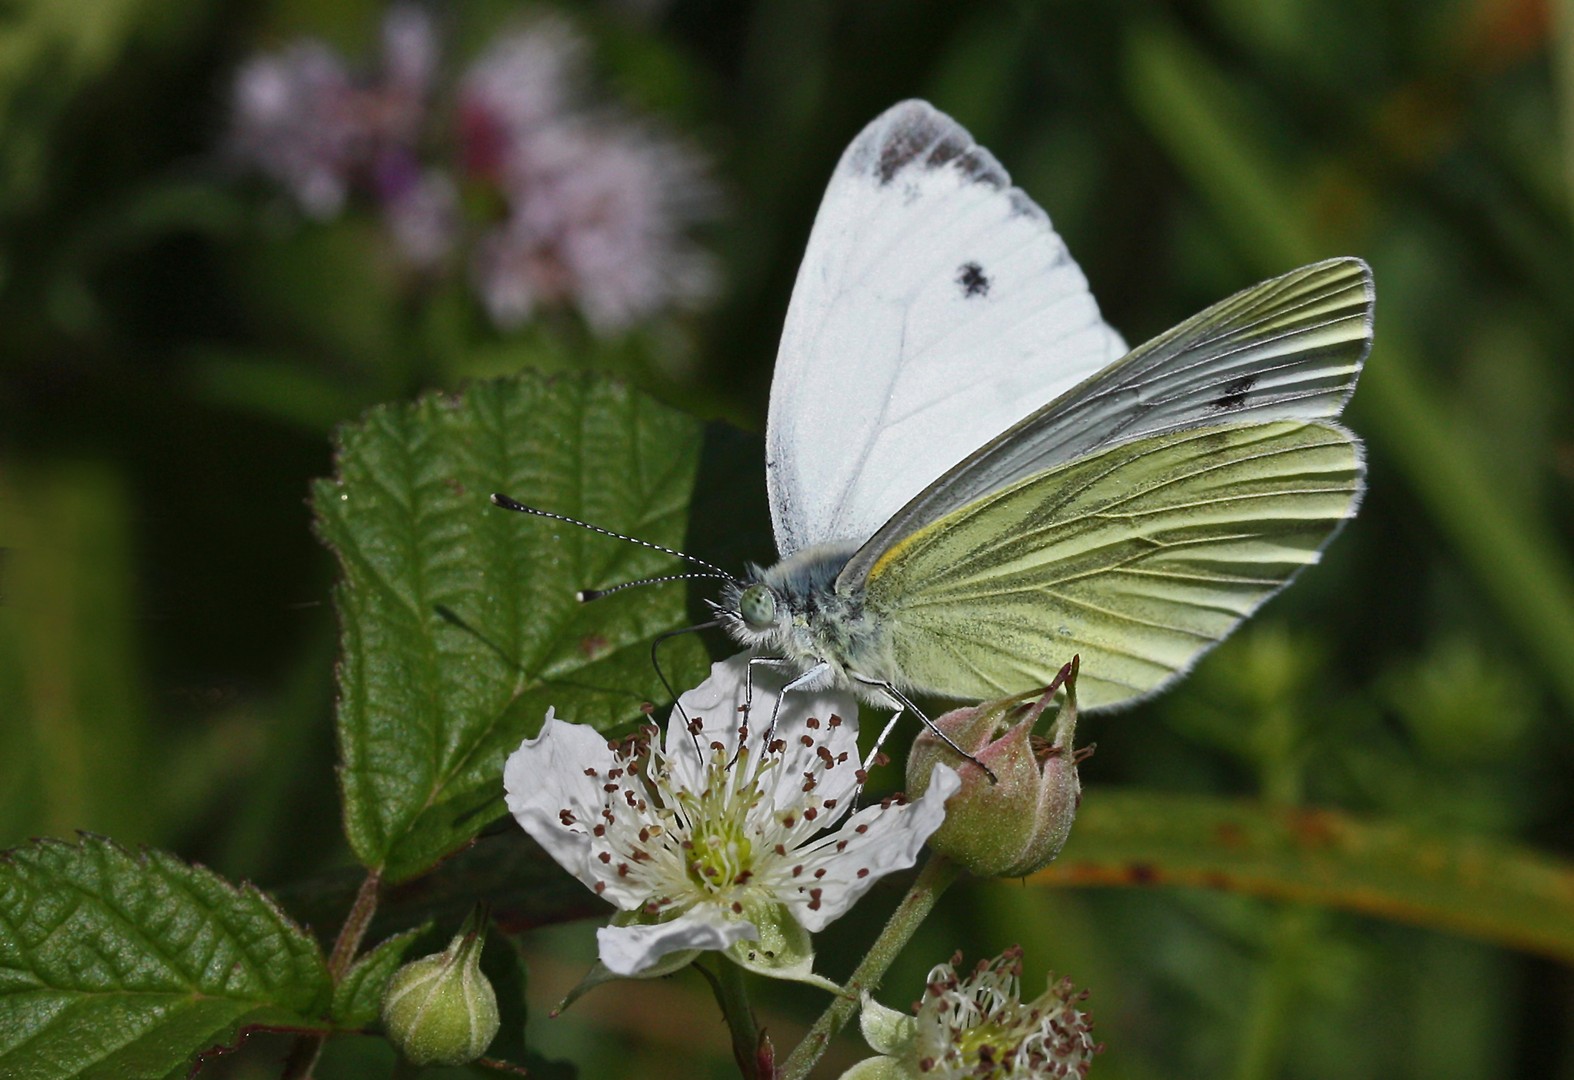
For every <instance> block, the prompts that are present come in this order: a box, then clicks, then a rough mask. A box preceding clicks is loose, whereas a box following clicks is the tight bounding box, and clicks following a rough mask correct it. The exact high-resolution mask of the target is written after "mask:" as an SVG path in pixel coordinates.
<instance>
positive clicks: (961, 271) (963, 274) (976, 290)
mask: <svg viewBox="0 0 1574 1080" xmlns="http://www.w3.org/2000/svg"><path fill="white" fill-rule="evenodd" d="M956 283H957V284H958V285H960V286H962V295H963V296H966V297H973V296H988V295H989V285H990V281H989V277H988V276H987V275H986V274H985V273H984V268H983V267H982V266H979V265H978V264H977V263H976V262H965V263H963V264H962V265H961V266H960V267H958V268H957V271H956Z"/></svg>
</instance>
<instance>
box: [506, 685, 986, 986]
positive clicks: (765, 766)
mask: <svg viewBox="0 0 1574 1080" xmlns="http://www.w3.org/2000/svg"><path fill="white" fill-rule="evenodd" d="M746 660H747V657H746V656H744V655H739V656H735V657H733V658H732V659H730V660H726V661H723V662H721V663H718V664H715V665H714V666H713V667H712V668H711V675H710V678H708V679H706V680H705V681H704V682H703V683H701V684H700V685H699V686H698V687H696V688H695V689H693V690H690V691H688V692H687V693H685V694H683V695H681V696H680V698H679V702H680V705H681V708H682V710H683V711H682V712H680V711H679V710H678V709H674V710H673V713H672V717H671V718H670V719H669V722H668V725H667V730H666V733H665V736H664V737H663V738H662V739H661V742H660V745H659V746H658V745H655V742H654V739H652V738H651V737H650V736H649V735H648V734H647V736H646V737H645V738H644V739H635V740H631V741H628V742H624V743H608V742H607V740H606V737H605V736H603V735H599V734H597V733H596V732H595V731H593V730H592V729H590V728H588V727H584V726H580V725H575V724H570V723H565V722H564V721H562V720H559V719H557V717H556V716H555V715H553V713H552V712H551V711H548V713H547V719H546V723H545V724H544V725H543V727H542V729H541V733H540V735H538V736H537V737H536V738H534V739H527V740H525V742H524V743H523V744H522V745H521V746H520V748H519V749H518V750H516V751H515V752H514V753H513V754H512V755H510V757H509V759H508V763H507V765H506V766H505V767H504V771H503V783H504V787H505V788H506V790H507V795H508V808H509V810H510V811H512V812H513V815H514V817H515V818H516V819H517V820H518V821H519V823H520V824H521V825H522V826H524V828H525V831H526V832H528V833H529V834H530V835H531V836H532V837H533V838H534V839H535V840H536V842H537V843H539V844H540V845H541V846H542V847H543V848H544V849H545V850H546V851H547V853H548V854H550V855H551V856H552V857H553V858H554V859H556V860H557V861H558V863H560V864H561V865H562V866H563V868H564V869H566V870H568V872H569V873H571V874H573V875H574V876H575V877H577V878H579V880H580V881H582V882H583V883H584V884H585V885H586V886H587V887H589V888H590V889H592V890H593V891H594V892H596V894H597V895H599V896H601V897H603V898H604V899H606V900H608V901H609V902H611V903H612V904H613V905H615V906H616V907H617V908H618V909H619V911H620V914H619V915H618V916H616V917H615V918H614V920H613V923H612V925H610V926H608V927H605V928H603V929H602V930H601V931H600V932H599V933H598V934H597V940H598V943H599V946H600V958H601V963H602V964H603V965H604V966H605V967H606V968H607V969H608V970H609V971H611V972H613V973H614V974H618V975H625V976H636V975H637V976H648V975H656V974H663V973H665V972H668V971H672V970H675V969H676V968H679V967H682V966H683V965H685V964H687V963H688V962H689V961H690V960H692V959H693V958H694V957H695V956H696V955H697V954H698V953H700V952H702V951H707V950H725V951H726V952H727V954H728V956H729V957H730V958H731V959H732V960H734V961H735V962H737V963H739V964H741V965H743V966H745V967H747V968H750V969H751V970H755V971H758V972H761V973H763V974H767V975H771V976H774V977H777V978H793V979H800V980H804V981H810V982H817V983H821V984H822V985H826V984H824V983H823V980H820V979H818V978H817V977H815V976H813V975H812V961H813V954H812V952H811V951H810V949H809V945H808V938H807V935H808V933H810V932H815V931H818V930H821V929H823V928H824V927H825V926H826V925H827V924H829V923H830V922H832V921H833V920H834V919H836V918H837V917H839V916H840V915H841V914H842V913H843V912H845V911H846V910H847V909H848V908H849V907H851V906H852V904H853V903H854V901H856V900H857V899H858V898H859V897H860V896H862V895H863V894H864V893H865V892H866V891H867V890H868V889H869V887H870V886H871V885H873V884H874V882H875V881H876V880H878V879H879V878H880V877H882V876H883V875H885V874H889V873H891V872H893V871H896V870H901V869H904V868H906V867H908V866H911V865H912V864H913V862H914V861H915V860H916V859H917V857H918V853H919V851H920V849H921V848H922V847H923V844H924V841H925V840H926V839H927V838H928V837H929V835H930V834H931V833H932V832H934V830H935V829H936V828H937V827H939V825H940V822H941V820H942V819H943V817H944V813H945V809H944V806H945V800H946V798H947V796H949V795H950V794H951V793H952V792H953V791H955V790H956V787H957V784H958V780H957V776H956V773H955V772H954V771H953V770H952V769H950V768H949V767H948V766H945V765H937V766H936V767H935V770H934V773H933V775H932V777H931V778H930V784H929V790H928V792H927V793H926V794H925V796H924V797H923V798H921V799H917V800H913V801H910V802H909V801H907V800H905V799H902V798H900V797H897V798H892V799H888V800H886V801H885V802H883V803H881V804H879V805H874V806H867V807H864V808H863V809H861V810H857V811H856V812H855V811H854V802H855V800H856V797H857V794H858V791H859V789H860V787H861V784H862V779H863V771H862V767H861V765H860V763H859V759H858V747H857V727H858V725H857V705H856V704H855V703H854V701H853V699H852V697H851V696H849V695H847V694H845V693H841V692H836V691H823V692H813V693H800V692H798V691H794V692H792V693H790V694H788V695H787V696H786V698H785V699H783V701H782V704H781V711H780V714H779V716H778V720H777V728H776V733H775V737H774V738H773V740H772V743H771V745H770V746H769V747H766V746H764V745H763V739H764V728H765V727H766V726H767V723H766V718H767V717H768V715H769V713H768V710H769V709H771V708H772V707H773V705H774V702H775V701H776V695H777V691H778V689H779V686H780V680H778V679H773V678H772V677H771V675H770V674H769V673H767V674H764V675H763V676H761V675H757V676H756V678H755V699H754V702H753V709H754V711H755V716H754V717H753V723H752V724H750V723H746V722H745V718H743V716H742V714H741V713H740V711H739V710H740V707H741V706H742V704H743V697H744V679H745V665H746ZM684 713H686V714H687V716H688V717H689V722H688V723H685V722H684V719H683V715H684ZM762 713H763V715H762Z"/></svg>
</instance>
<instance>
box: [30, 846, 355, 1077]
mask: <svg viewBox="0 0 1574 1080" xmlns="http://www.w3.org/2000/svg"><path fill="white" fill-rule="evenodd" d="M328 998H329V981H328V970H327V967H326V965H325V963H324V961H323V956H322V952H321V950H320V949H319V948H318V947H317V943H316V942H315V941H314V940H313V939H312V938H311V936H310V935H309V934H307V933H306V932H305V931H304V930H302V929H301V928H300V927H298V926H296V925H295V924H294V923H292V922H290V921H289V919H287V918H286V917H285V915H284V913H283V912H281V911H280V910H279V908H278V907H277V906H276V905H275V904H274V902H273V901H272V900H271V899H269V898H268V897H267V896H265V895H264V894H263V893H261V892H259V891H257V890H256V889H254V888H252V887H251V886H240V887H236V886H234V885H231V884H229V883H228V882H226V881H224V880H223V879H222V878H220V877H218V875H216V874H214V873H212V872H211V871H208V870H205V869H203V868H202V867H196V866H190V865H187V864H186V863H183V862H181V861H180V860H179V859H176V858H175V857H173V856H171V855H167V854H164V853H162V852H158V851H148V852H144V853H141V854H132V853H130V852H128V851H126V850H125V849H124V848H121V847H119V846H117V845H116V844H114V843H112V842H110V841H108V840H104V839H100V838H97V837H84V838H83V840H82V841H81V843H79V844H67V843H63V842H60V841H39V842H37V843H34V844H30V845H28V846H25V847H22V848H18V849H16V850H14V851H11V852H8V853H6V855H5V856H4V858H3V859H0V1015H3V1016H4V1017H5V1022H4V1023H0V1075H5V1076H8V1077H29V1078H39V1080H42V1078H45V1077H68V1076H69V1077H105V1078H111V1077H112V1078H114V1080H139V1078H142V1077H150V1078H151V1077H164V1076H171V1075H183V1074H184V1073H185V1071H186V1068H187V1063H188V1062H189V1061H190V1060H191V1059H192V1057H193V1056H194V1055H195V1054H196V1053H198V1052H199V1051H201V1050H203V1049H205V1048H207V1047H209V1046H212V1045H213V1044H215V1043H221V1042H227V1041H230V1040H231V1039H233V1038H234V1035H235V1033H236V1032H237V1031H238V1030H239V1029H240V1028H242V1027H251V1026H268V1027H287V1028H292V1029H324V1028H326V1026H327V1025H326V1024H325V1023H324V1022H323V1021H322V1019H321V1013H322V1011H323V1010H324V1008H326V1006H327V1004H328Z"/></svg>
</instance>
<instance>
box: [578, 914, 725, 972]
mask: <svg viewBox="0 0 1574 1080" xmlns="http://www.w3.org/2000/svg"><path fill="white" fill-rule="evenodd" d="M754 935H755V930H754V924H753V923H751V922H749V921H748V920H746V919H732V918H726V917H725V916H724V915H723V913H722V912H721V911H720V910H718V909H716V908H714V907H706V906H700V907H696V908H693V909H691V910H689V911H686V912H684V913H683V914H682V915H680V916H678V917H677V918H676V919H673V920H671V921H670V922H664V923H655V924H650V923H635V924H633V925H630V926H616V925H613V926H604V927H602V928H601V929H600V930H597V931H596V944H597V945H599V946H600V953H601V962H602V963H603V964H605V965H606V966H607V970H609V971H612V972H615V973H616V974H618V975H625V976H637V975H640V974H643V973H645V972H648V971H649V970H650V969H651V968H654V967H656V966H657V965H659V964H660V963H661V960H662V958H663V957H665V956H667V955H669V954H671V953H675V952H681V951H684V950H689V951H700V952H704V951H709V950H718V949H725V948H726V947H727V946H729V945H731V944H733V943H734V942H737V941H742V940H744V939H745V938H752V937H753V936H754Z"/></svg>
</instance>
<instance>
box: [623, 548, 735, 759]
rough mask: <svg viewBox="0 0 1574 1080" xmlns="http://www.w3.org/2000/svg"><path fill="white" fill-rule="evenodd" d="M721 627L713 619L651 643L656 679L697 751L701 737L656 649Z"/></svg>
mask: <svg viewBox="0 0 1574 1080" xmlns="http://www.w3.org/2000/svg"><path fill="white" fill-rule="evenodd" d="M688 576H691V577H704V576H708V575H702V574H693V575H688ZM630 584H631V585H638V584H640V582H637V581H634V582H630ZM607 591H608V592H611V591H612V590H610V589H609V590H607ZM720 625H721V620H720V619H712V620H711V621H710V622H702V623H696V624H695V625H694V626H682V627H679V628H678V629H676V630H665V631H663V632H662V633H659V634H657V635H656V636H655V637H654V638H652V639H651V642H650V666H651V667H653V668H655V669H656V678H658V679H660V680H661V685H662V688H663V689H665V690H666V691H667V696H668V697H670V698H671V699H672V705H673V707H674V708H675V709H677V710H678V715H679V716H681V717H683V726H684V728H685V729H687V730H688V733H689V738H691V739H693V740H694V747H695V749H696V750H697V749H699V736H698V735H696V734H695V733H694V724H693V722H692V721H690V720H689V713H688V710H687V709H685V708H684V707H683V702H681V701H679V700H678V694H677V691H675V690H673V689H672V684H671V683H670V682H668V681H667V673H666V672H664V671H662V670H661V661H660V660H658V659H657V658H656V648H657V646H659V645H660V644H661V643H662V642H663V641H666V640H667V639H668V638H675V637H677V636H678V635H679V634H692V633H695V632H697V631H700V630H710V629H712V628H714V627H717V626H720Z"/></svg>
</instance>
